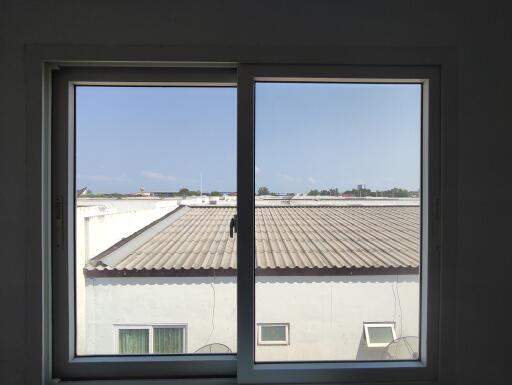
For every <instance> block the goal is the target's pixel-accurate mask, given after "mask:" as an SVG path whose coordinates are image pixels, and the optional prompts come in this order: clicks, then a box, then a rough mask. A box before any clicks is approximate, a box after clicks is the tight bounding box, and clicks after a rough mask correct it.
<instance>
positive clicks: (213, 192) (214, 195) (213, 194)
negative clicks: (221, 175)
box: [210, 191, 222, 197]
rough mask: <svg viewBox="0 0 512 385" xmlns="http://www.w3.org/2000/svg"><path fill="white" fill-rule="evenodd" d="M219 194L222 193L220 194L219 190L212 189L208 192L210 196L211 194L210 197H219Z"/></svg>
mask: <svg viewBox="0 0 512 385" xmlns="http://www.w3.org/2000/svg"><path fill="white" fill-rule="evenodd" d="M221 195H222V194H221V193H220V192H218V191H212V192H211V193H210V196H212V197H220V196H221Z"/></svg>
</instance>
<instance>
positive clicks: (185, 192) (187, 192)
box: [178, 188, 191, 197]
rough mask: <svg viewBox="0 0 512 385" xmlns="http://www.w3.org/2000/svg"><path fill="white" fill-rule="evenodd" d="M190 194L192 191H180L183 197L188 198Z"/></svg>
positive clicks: (179, 193)
mask: <svg viewBox="0 0 512 385" xmlns="http://www.w3.org/2000/svg"><path fill="white" fill-rule="evenodd" d="M190 193H191V191H190V190H189V189H188V188H181V189H179V191H178V195H180V196H182V197H188V196H189V195H191V194H190Z"/></svg>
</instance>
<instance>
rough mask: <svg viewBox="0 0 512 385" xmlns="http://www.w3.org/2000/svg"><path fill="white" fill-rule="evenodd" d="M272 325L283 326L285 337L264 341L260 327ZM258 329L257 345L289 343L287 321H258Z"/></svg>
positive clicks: (288, 325)
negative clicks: (279, 339) (278, 339)
mask: <svg viewBox="0 0 512 385" xmlns="http://www.w3.org/2000/svg"><path fill="white" fill-rule="evenodd" d="M272 326H284V328H285V339H284V340H281V341H265V340H263V338H262V331H261V329H262V328H264V327H272ZM257 329H258V337H257V338H258V345H261V346H283V345H290V324H289V323H287V322H271V323H266V322H259V323H258V324H257Z"/></svg>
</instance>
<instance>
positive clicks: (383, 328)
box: [364, 323, 396, 348]
mask: <svg viewBox="0 0 512 385" xmlns="http://www.w3.org/2000/svg"><path fill="white" fill-rule="evenodd" d="M364 337H365V339H366V345H367V346H368V347H369V348H378V347H386V346H388V345H389V344H390V343H391V342H393V341H394V340H396V332H395V324H393V323H365V324H364Z"/></svg>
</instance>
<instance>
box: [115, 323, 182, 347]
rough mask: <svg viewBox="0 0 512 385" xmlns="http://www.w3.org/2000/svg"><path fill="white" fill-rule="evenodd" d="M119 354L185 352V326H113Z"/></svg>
mask: <svg viewBox="0 0 512 385" xmlns="http://www.w3.org/2000/svg"><path fill="white" fill-rule="evenodd" d="M115 328H116V329H117V334H118V345H117V347H118V348H117V351H118V353H119V354H153V353H154V354H180V353H185V351H186V350H185V346H186V345H185V330H186V328H185V326H173V327H171V326H123V325H117V326H116V327H115Z"/></svg>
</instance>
